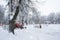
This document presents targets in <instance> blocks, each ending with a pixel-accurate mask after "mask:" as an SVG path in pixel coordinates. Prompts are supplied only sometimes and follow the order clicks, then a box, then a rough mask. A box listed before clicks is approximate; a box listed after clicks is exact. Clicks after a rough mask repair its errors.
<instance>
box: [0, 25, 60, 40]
mask: <svg viewBox="0 0 60 40" xmlns="http://www.w3.org/2000/svg"><path fill="white" fill-rule="evenodd" d="M35 26H38V25H27V26H26V27H27V29H22V30H21V29H15V35H13V34H12V33H9V32H8V31H7V30H4V29H2V28H1V27H0V40H60V24H42V28H41V29H40V28H38V27H35Z"/></svg>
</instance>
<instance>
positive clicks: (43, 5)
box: [0, 0, 60, 15]
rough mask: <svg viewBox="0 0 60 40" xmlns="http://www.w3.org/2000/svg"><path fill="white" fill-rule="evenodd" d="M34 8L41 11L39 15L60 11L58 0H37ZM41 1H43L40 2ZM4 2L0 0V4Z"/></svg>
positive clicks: (59, 0)
mask: <svg viewBox="0 0 60 40" xmlns="http://www.w3.org/2000/svg"><path fill="white" fill-rule="evenodd" d="M38 1H39V2H40V3H36V8H37V9H38V10H39V11H41V15H48V14H49V13H51V12H55V13H56V12H60V0H38ZM42 1H43V2H42ZM5 4H6V2H5V1H3V0H0V5H5Z"/></svg>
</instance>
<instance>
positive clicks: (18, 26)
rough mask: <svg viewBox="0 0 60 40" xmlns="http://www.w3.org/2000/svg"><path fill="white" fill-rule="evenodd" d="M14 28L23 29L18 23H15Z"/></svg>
mask: <svg viewBox="0 0 60 40" xmlns="http://www.w3.org/2000/svg"><path fill="white" fill-rule="evenodd" d="M14 26H15V28H20V29H23V28H24V27H23V24H20V23H15V24H14Z"/></svg>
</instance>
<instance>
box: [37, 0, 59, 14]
mask: <svg viewBox="0 0 60 40" xmlns="http://www.w3.org/2000/svg"><path fill="white" fill-rule="evenodd" d="M39 1H40V0H39ZM37 7H38V10H39V11H41V13H42V15H48V14H49V13H51V12H55V13H56V12H60V0H46V2H45V3H44V4H38V5H37Z"/></svg>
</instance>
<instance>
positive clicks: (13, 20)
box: [9, 0, 21, 34]
mask: <svg viewBox="0 0 60 40" xmlns="http://www.w3.org/2000/svg"><path fill="white" fill-rule="evenodd" d="M19 4H21V0H19ZM18 14H19V5H18V6H17V7H16V11H15V15H14V16H13V18H12V20H10V21H9V31H10V32H12V33H13V34H14V29H15V27H14V23H15V20H16V18H17V16H18Z"/></svg>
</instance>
